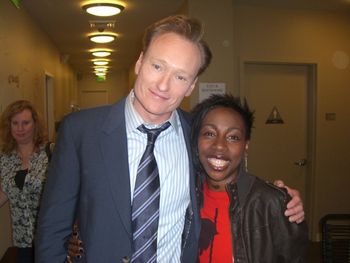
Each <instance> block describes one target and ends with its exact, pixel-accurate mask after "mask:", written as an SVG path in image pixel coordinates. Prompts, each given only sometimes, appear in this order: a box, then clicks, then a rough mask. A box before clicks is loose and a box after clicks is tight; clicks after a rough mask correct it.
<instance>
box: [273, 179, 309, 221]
mask: <svg viewBox="0 0 350 263" xmlns="http://www.w3.org/2000/svg"><path fill="white" fill-rule="evenodd" d="M274 185H276V186H278V187H284V188H285V189H287V192H288V194H289V195H290V196H291V197H292V199H291V200H290V201H289V202H288V204H287V210H286V211H285V213H284V215H285V216H287V217H289V221H290V222H296V223H298V224H299V223H301V222H303V221H304V220H305V212H304V206H303V201H302V200H301V197H300V193H299V191H298V190H296V189H292V188H290V187H288V186H286V185H285V184H284V182H283V181H282V180H276V181H275V182H274Z"/></svg>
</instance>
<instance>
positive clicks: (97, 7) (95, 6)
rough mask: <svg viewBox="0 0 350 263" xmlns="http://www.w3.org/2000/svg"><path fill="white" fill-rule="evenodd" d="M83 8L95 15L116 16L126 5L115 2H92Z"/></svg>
mask: <svg viewBox="0 0 350 263" xmlns="http://www.w3.org/2000/svg"><path fill="white" fill-rule="evenodd" d="M83 9H84V10H85V11H86V12H87V13H89V14H91V15H94V16H114V15H117V14H119V13H120V12H121V11H123V9H124V6H122V5H118V4H115V3H90V4H86V5H83Z"/></svg>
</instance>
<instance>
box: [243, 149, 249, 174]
mask: <svg viewBox="0 0 350 263" xmlns="http://www.w3.org/2000/svg"><path fill="white" fill-rule="evenodd" d="M244 170H245V171H246V173H247V172H248V154H246V155H245V156H244Z"/></svg>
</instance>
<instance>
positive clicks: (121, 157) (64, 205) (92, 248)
mask: <svg viewBox="0 0 350 263" xmlns="http://www.w3.org/2000/svg"><path fill="white" fill-rule="evenodd" d="M124 108H125V99H123V100H122V101H120V102H118V103H116V104H114V105H112V106H103V107H98V108H94V109H88V110H82V111H80V112H77V113H72V114H70V115H68V116H67V117H65V118H64V121H63V122H62V124H61V125H60V129H59V132H58V140H57V143H56V146H55V149H54V153H53V156H52V160H51V163H50V166H49V172H48V178H47V182H46V185H45V189H44V193H43V197H42V202H41V207H40V213H39V221H38V228H37V233H36V238H35V239H36V242H35V251H36V262H38V263H42V262H50V263H52V262H64V260H65V257H66V254H67V248H66V242H67V239H68V238H69V236H70V235H71V233H72V225H73V222H74V220H75V218H78V219H79V223H80V225H79V229H80V238H81V240H82V241H83V247H84V250H85V254H84V256H83V258H82V259H81V261H80V262H94V263H96V262H99V263H100V262H106V263H112V262H128V261H127V260H128V259H129V258H130V257H131V244H132V243H131V241H132V232H131V201H130V179H129V165H128V150H127V137H126V125H125V114H124ZM178 113H179V116H180V120H181V125H182V128H183V131H184V135H185V141H186V146H187V151H188V156H189V163H190V167H189V169H190V188H191V189H190V193H191V206H190V207H191V209H190V210H189V211H188V212H189V213H187V216H188V215H192V219H190V218H186V220H185V222H186V223H185V225H186V227H185V228H186V229H185V231H184V233H183V236H184V237H185V238H186V241H185V242H183V245H182V257H181V261H182V262H195V260H196V256H197V242H198V236H199V231H200V220H199V212H198V208H197V202H196V195H195V182H194V181H195V180H194V174H193V168H192V158H191V148H190V139H189V137H190V120H189V118H188V116H186V115H187V113H184V112H183V111H181V110H178ZM169 158H171V156H169ZM123 260H124V261H123Z"/></svg>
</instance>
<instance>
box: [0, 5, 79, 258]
mask: <svg viewBox="0 0 350 263" xmlns="http://www.w3.org/2000/svg"><path fill="white" fill-rule="evenodd" d="M61 58H62V55H61V54H60V53H59V51H58V49H57V48H56V47H55V46H54V45H53V44H52V42H51V40H50V39H49V38H48V37H47V36H46V35H45V33H44V32H42V31H41V30H40V29H39V28H38V27H37V26H36V24H35V21H33V20H32V19H31V18H30V17H29V16H28V15H27V13H26V12H25V10H24V9H23V8H20V9H17V8H16V7H15V6H14V5H13V4H12V3H11V2H10V1H8V0H4V1H0V112H2V111H3V110H4V108H5V107H6V106H7V105H8V104H9V103H11V102H13V101H14V100H17V99H27V100H30V101H31V102H32V103H33V104H34V105H35V107H36V108H37V109H38V110H39V111H40V112H41V113H43V112H44V107H45V96H46V95H45V74H50V75H51V76H53V78H54V83H53V86H54V97H55V98H54V104H55V105H54V107H55V112H54V116H55V120H60V119H61V118H62V117H63V116H64V115H65V114H66V113H67V112H69V110H70V108H69V105H70V101H71V100H74V99H75V98H76V96H77V89H76V86H77V84H76V77H75V76H76V75H75V73H74V72H73V70H72V69H71V68H70V66H69V65H68V64H67V63H65V62H64V61H63V60H62V59H61ZM10 233H11V227H10V216H9V207H8V205H5V206H3V207H2V208H1V209H0V258H1V256H2V255H3V253H4V252H5V250H6V249H7V247H8V246H10V245H11V243H12V242H11V234H10Z"/></svg>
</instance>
